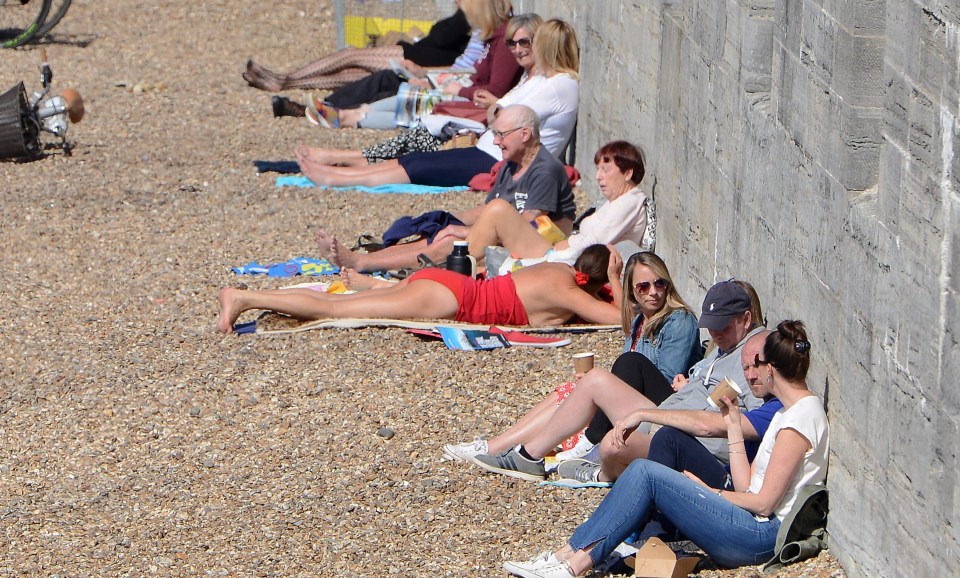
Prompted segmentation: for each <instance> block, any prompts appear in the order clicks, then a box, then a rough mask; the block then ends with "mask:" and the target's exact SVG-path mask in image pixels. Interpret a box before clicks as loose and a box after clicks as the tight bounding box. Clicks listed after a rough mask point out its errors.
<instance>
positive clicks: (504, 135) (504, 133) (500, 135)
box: [490, 126, 523, 140]
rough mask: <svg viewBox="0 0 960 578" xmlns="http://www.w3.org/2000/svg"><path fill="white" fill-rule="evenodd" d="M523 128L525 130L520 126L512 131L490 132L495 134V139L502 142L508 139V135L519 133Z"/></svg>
mask: <svg viewBox="0 0 960 578" xmlns="http://www.w3.org/2000/svg"><path fill="white" fill-rule="evenodd" d="M521 128H523V127H522V126H518V127H517V128H511V129H510V130H494V131H490V132H491V133H493V138H498V139H500V140H503V139H505V138H507V135H509V134H510V133H514V132H517V131H518V130H520V129H521Z"/></svg>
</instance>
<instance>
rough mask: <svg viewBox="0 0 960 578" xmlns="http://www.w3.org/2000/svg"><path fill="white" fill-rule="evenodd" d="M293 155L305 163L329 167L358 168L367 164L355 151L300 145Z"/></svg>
mask: <svg viewBox="0 0 960 578" xmlns="http://www.w3.org/2000/svg"><path fill="white" fill-rule="evenodd" d="M294 154H296V155H297V158H301V157H302V158H303V159H304V160H305V161H306V160H309V161H310V162H312V163H315V164H318V165H327V166H331V167H359V166H363V165H366V164H368V163H367V158H366V157H364V156H363V153H362V152H360V151H357V150H337V149H322V148H314V147H308V146H307V145H304V144H301V145H300V146H299V147H297V150H296V151H294Z"/></svg>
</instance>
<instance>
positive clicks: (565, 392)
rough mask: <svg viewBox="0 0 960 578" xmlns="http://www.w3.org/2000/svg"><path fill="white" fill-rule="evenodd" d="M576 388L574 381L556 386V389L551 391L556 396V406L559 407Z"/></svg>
mask: <svg viewBox="0 0 960 578" xmlns="http://www.w3.org/2000/svg"><path fill="white" fill-rule="evenodd" d="M576 388H577V383H576V382H575V381H568V382H567V383H565V384H563V385H558V386H557V387H556V389H554V390H553V393H555V394H557V405H560V404H561V403H563V401H564V400H565V399H567V398H568V397H570V394H571V393H573V390H574V389H576Z"/></svg>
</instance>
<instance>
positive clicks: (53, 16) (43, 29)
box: [33, 0, 72, 38]
mask: <svg viewBox="0 0 960 578" xmlns="http://www.w3.org/2000/svg"><path fill="white" fill-rule="evenodd" d="M71 1H72V0H51V1H50V12H49V13H48V14H47V20H46V21H45V22H44V23H43V25H41V26H40V28H38V29H37V31H36V33H34V35H33V37H34V38H40V37H41V36H43V35H44V34H46V33H47V32H50V31H51V30H52V29H53V27H54V26H56V25H57V24H58V23H59V22H60V20H61V19H63V15H64V14H66V13H67V9H68V8H70V2H71Z"/></svg>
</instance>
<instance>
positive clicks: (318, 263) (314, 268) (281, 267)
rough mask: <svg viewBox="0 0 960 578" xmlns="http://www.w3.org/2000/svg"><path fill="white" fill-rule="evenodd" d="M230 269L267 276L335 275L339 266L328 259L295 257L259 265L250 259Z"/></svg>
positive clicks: (237, 272) (236, 271) (241, 272)
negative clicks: (244, 263)
mask: <svg viewBox="0 0 960 578" xmlns="http://www.w3.org/2000/svg"><path fill="white" fill-rule="evenodd" d="M230 270H231V271H233V272H234V273H236V274H237V275H267V276H268V277H293V276H295V275H308V276H315V275H336V274H338V273H340V268H339V267H337V266H336V265H334V264H332V263H330V261H327V260H326V259H312V258H309V257H297V258H296V259H290V260H289V261H283V262H280V263H271V264H269V265H261V264H260V263H257V262H256V261H251V262H249V263H247V264H246V265H242V266H240V267H231V269H230Z"/></svg>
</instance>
